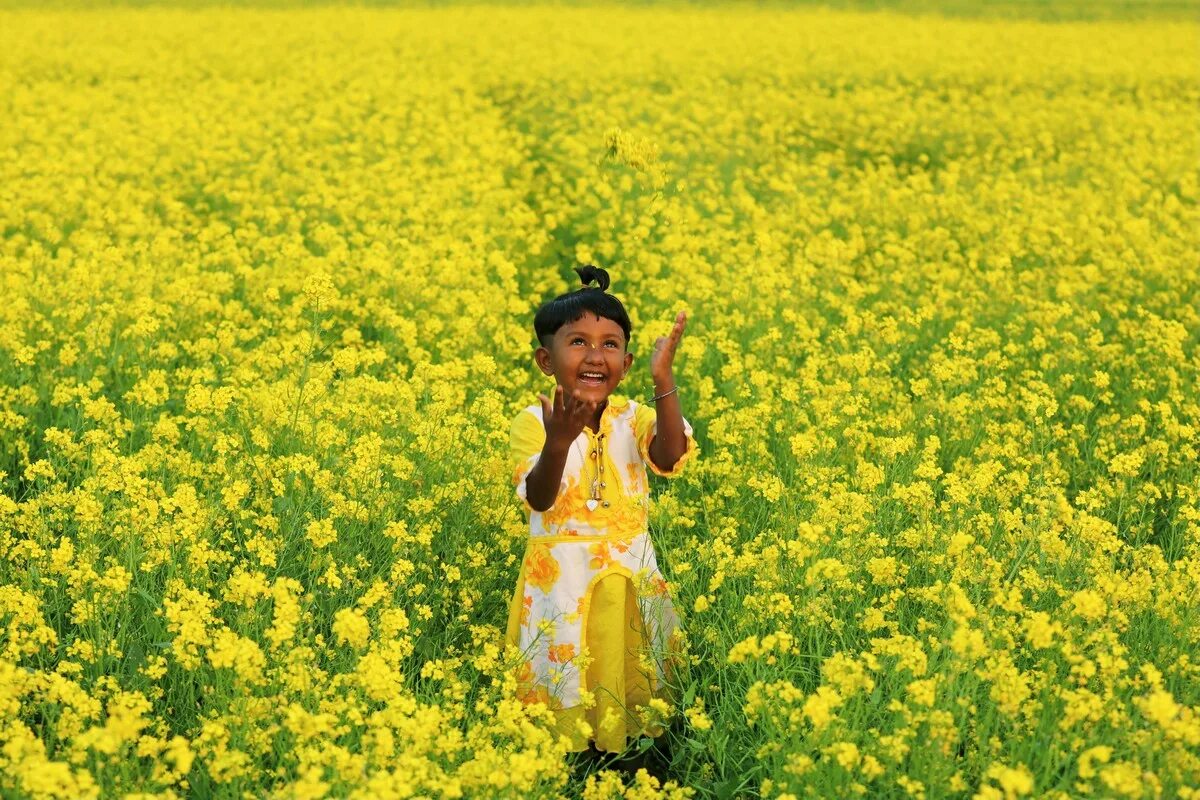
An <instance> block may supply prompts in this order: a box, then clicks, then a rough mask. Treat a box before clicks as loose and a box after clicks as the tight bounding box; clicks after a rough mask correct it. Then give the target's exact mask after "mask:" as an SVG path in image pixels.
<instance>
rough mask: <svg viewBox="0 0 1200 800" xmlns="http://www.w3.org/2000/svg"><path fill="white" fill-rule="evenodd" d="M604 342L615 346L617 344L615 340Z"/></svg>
mask: <svg viewBox="0 0 1200 800" xmlns="http://www.w3.org/2000/svg"><path fill="white" fill-rule="evenodd" d="M605 344H609V345H612V346H613V347H616V346H617V343H616V342H605Z"/></svg>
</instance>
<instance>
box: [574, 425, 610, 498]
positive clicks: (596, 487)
mask: <svg viewBox="0 0 1200 800" xmlns="http://www.w3.org/2000/svg"><path fill="white" fill-rule="evenodd" d="M604 436H605V434H603V433H600V434H597V435H596V446H595V447H594V448H592V451H591V456H592V459H593V460H594V461H595V462H596V469H595V475H594V477H593V478H592V496H591V497H589V498H588V499H587V500H586V501H585V502H584V505H586V506H587V507H588V511H595V510H596V506H598V505H603V506H604V507H605V508H608V501H607V500H601V499H600V490H601V489H604V488H607V486H608V484H606V483H605V482H604ZM580 455H581V456H582V455H583V451H582V449H581V450H580ZM585 460H586V459H585Z"/></svg>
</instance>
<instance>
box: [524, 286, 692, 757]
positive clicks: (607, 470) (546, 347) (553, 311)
mask: <svg viewBox="0 0 1200 800" xmlns="http://www.w3.org/2000/svg"><path fill="white" fill-rule="evenodd" d="M576 272H578V273H579V276H580V279H581V280H582V281H583V284H584V286H583V288H581V289H578V290H576V291H573V292H568V293H566V294H562V295H559V296H558V297H556V298H554V299H553V300H550V301H548V302H547V303H545V304H544V305H543V306H542V307H541V308H540V309H539V310H538V312H537V315H536V316H535V317H534V321H533V326H534V330H535V332H536V333H537V338H538V341H539V342H541V346H540V347H538V348H537V349H536V350H535V351H534V360H535V361H536V362H537V365H538V367H539V368H540V369H541V370H542V372H543V373H544V374H546V375H553V376H554V379H555V382H556V384H557V385H556V387H555V390H554V395H553V399H551V398H547V397H545V396H543V395H541V394H539V395H538V401H539V403H538V404H535V405H531V406H529V407H527V408H525V409H523V410H522V411H520V412H519V413H518V414H517V415H516V417H515V418H514V419H513V423H512V432H511V434H512V435H511V445H512V464H513V468H514V472H513V480H514V482H515V484H516V493H517V496H518V497H520V498H521V500H522V502H523V503H524V505H525V508H526V509H527V510H528V512H529V534H530V538H529V543H528V545H527V547H526V551H525V557H524V559H523V560H522V563H521V569H520V574H519V576H518V578H517V585H516V590H515V591H514V593H513V598H512V605H511V607H510V610H509V618H508V634H507V641H508V642H510V643H511V644H513V645H515V646H516V647H517V648H518V649H519V650H521V652H522V653H523V660H522V663H521V665H520V667H519V669H518V685H519V692H520V696H521V699H522V700H524V701H525V702H526V703H533V702H537V701H541V702H543V703H546V704H547V705H548V706H549V707H550V708H551V709H552V710H553V712H554V715H555V718H556V721H557V730H558V732H559V733H561V734H563V735H565V736H567V737H568V738H569V739H570V741H571V743H572V744H571V749H572V750H573V751H575V752H579V751H583V750H586V749H588V745H589V737H588V736H587V735H585V734H584V733H583V731H582V730H580V726H579V725H578V724H577V723H578V722H580V721H586V722H587V723H588V725H590V726H591V731H592V735H591V737H590V740H591V741H594V743H595V747H596V748H597V749H598V750H600V751H609V752H615V751H620V750H623V749H625V747H626V745H627V744H628V741H627V740H628V739H629V738H631V737H636V736H638V735H639V734H641V733H646V734H648V735H650V736H659V735H661V734H662V732H663V728H662V726H661V725H658V724H657V723H656V722H653V718H652V717H648V718H650V719H651V720H652V721H651V723H650V724H649V725H647V726H645V727H643V723H642V719H641V717H640V716H639V713H638V711H637V707H638V706H648V705H649V703H650V701H651V699H652V698H662V699H663V700H666V701H667V702H668V703H672V702H673V701H674V699H675V698H674V697H673V696H672V693H671V692H670V690H669V688H668V686H667V685H666V683H667V681H668V680H669V679H670V678H671V677H672V673H673V668H674V665H675V663H676V662H677V659H676V657H675V656H676V655H677V652H678V638H677V636H678V634H677V631H678V627H679V619H678V617H677V616H676V613H675V609H674V607H673V606H672V603H671V598H670V596H669V594H668V593H667V586H666V581H665V580H664V578H663V576H662V573H661V572H659V569H658V561H657V558H656V556H655V552H654V546H653V544H652V543H651V541H650V536H649V533H648V531H647V521H648V507H649V491H650V486H649V482H648V479H647V475H646V469H647V468H649V469H650V470H651V471H652V472H654V473H655V474H657V475H662V476H665V477H674V476H676V475H678V474H679V473H680V470H681V469H682V468H683V465H684V463H685V462H687V461H688V460H689V459H691V458H692V457H693V456H695V455H696V453H697V451H698V448H697V446H696V440H695V439H693V438H692V426H691V425H690V424H688V421H687V420H686V419H684V418H683V415H682V412H681V411H680V404H679V393H678V388H677V386H676V384H675V379H674V376H673V375H672V362H673V361H674V358H675V348H676V346H677V345H678V343H679V338H680V336H682V334H683V329H684V326H685V324H686V317H685V315H684V313H683V312H680V313H679V315H678V316H677V317H676V320H675V327H674V328H673V330H672V331H671V334H670V336H669V337H661V338H659V339H658V340H657V341H656V342H655V343H654V351H653V353H652V354H651V356H650V374H651V376H652V377H653V379H654V394H653V397H652V398H651V400H650V401H649V403H646V404H643V403H639V402H636V401H634V400H630V399H628V398H625V397H622V396H621V395H618V394H614V390H615V389H616V388H617V387H618V386H619V385H620V383H621V380H622V378H624V377H625V375H626V373H627V372H628V371H629V367H630V365H631V364H632V363H633V355H632V353H630V352H628V346H629V334H630V331H631V328H632V326H631V324H630V321H629V315H628V314H627V313H626V311H625V307H624V306H622V305H621V301H619V300H618V299H617V298H616V297H614V296H612V295H610V294H607V293H606V290H607V289H608V285H609V276H608V273H607V272H606V271H605V270H603V269H600V268H598V267H594V266H590V265H589V266H586V267H582V268H576ZM593 280H595V281H597V282H598V283H599V286H588V284H589V283H591V282H592V281H593ZM643 711H644V712H645V711H648V709H643Z"/></svg>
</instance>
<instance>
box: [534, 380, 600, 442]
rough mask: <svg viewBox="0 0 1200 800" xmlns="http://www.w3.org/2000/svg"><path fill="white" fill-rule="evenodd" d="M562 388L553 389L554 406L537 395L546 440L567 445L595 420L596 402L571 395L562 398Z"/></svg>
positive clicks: (544, 397) (540, 395)
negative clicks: (585, 426)
mask: <svg viewBox="0 0 1200 800" xmlns="http://www.w3.org/2000/svg"><path fill="white" fill-rule="evenodd" d="M563 394H564V392H563V387H562V386H561V385H560V386H555V387H554V404H553V405H551V403H550V400H549V398H547V397H546V396H545V395H543V394H541V393H539V394H538V400H539V401H540V402H541V404H542V422H543V423H545V425H546V439H547V440H549V441H554V442H557V443H558V444H564V445H569V444H570V443H571V442H573V441H575V440H576V439H577V438H578V437H579V434H580V433H582V432H583V426H584V425H586V424H587V423H588V422H590V421H591V420H593V419H595V416H596V409H597V408H598V407H599V405H600V403H599V401H598V400H586V399H583V398H581V397H579V396H577V395H574V394H572V395H571V396H570V397H564V396H563Z"/></svg>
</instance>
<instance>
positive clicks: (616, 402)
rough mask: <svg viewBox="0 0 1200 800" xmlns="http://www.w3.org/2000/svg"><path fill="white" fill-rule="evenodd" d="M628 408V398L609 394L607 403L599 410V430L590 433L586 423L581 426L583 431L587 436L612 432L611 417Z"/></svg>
mask: <svg viewBox="0 0 1200 800" xmlns="http://www.w3.org/2000/svg"><path fill="white" fill-rule="evenodd" d="M627 408H629V398H627V397H625V396H624V395H620V394H616V393H613V394H610V395H609V396H608V403H606V404H605V406H604V410H603V411H601V412H600V430H598V431H596V432H595V433H592V429H591V428H589V427H587V426H586V425H585V426H584V427H583V430H584V432H585V433H587V434H588V435H589V436H596V435H598V434H601V433H607V434H611V433H612V425H613V419H614V418H616V417H617V416H619V415H621V414H622V413H624V412H625V410H626V409H627Z"/></svg>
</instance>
